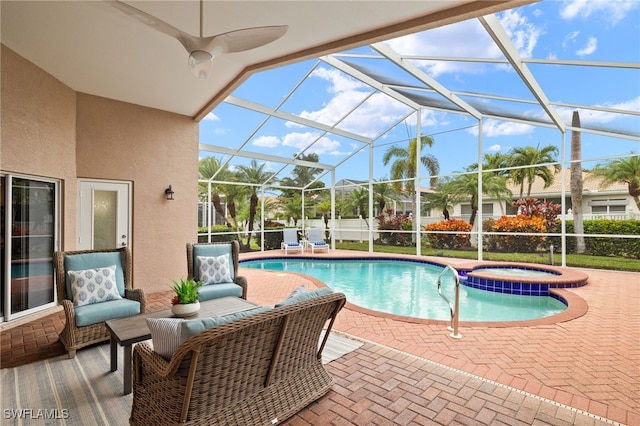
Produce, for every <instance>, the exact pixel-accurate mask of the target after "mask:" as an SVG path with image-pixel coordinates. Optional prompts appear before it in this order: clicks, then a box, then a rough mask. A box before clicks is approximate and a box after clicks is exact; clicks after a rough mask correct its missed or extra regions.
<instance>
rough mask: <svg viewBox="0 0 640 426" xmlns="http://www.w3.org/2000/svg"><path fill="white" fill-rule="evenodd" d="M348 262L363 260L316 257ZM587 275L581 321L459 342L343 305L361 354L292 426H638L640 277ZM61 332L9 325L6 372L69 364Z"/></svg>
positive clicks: (270, 294)
mask: <svg viewBox="0 0 640 426" xmlns="http://www.w3.org/2000/svg"><path fill="white" fill-rule="evenodd" d="M273 254H276V255H280V252H276V253H269V255H273ZM263 255H264V254H261V253H251V254H243V255H241V259H247V258H252V257H260V256H263ZM345 255H346V256H351V257H353V256H354V255H357V252H351V251H349V252H344V251H343V252H341V251H332V252H331V253H330V254H329V255H327V254H315V256H316V257H327V256H345ZM361 255H364V256H370V255H369V254H368V253H361ZM376 255H377V254H376ZM293 256H296V255H293ZM583 271H584V272H586V273H587V274H588V275H589V284H588V285H587V286H585V287H582V288H577V289H572V290H568V291H571V292H572V293H575V294H576V295H578V296H580V297H581V298H583V299H584V300H585V301H586V302H587V304H588V311H587V313H586V314H585V315H582V316H580V317H579V318H575V319H572V320H570V321H566V322H559V323H555V324H548V323H544V322H543V323H542V324H541V325H529V326H526V327H512V326H500V327H479V326H469V325H466V324H465V325H463V326H462V327H461V329H460V332H461V333H462V335H463V338H462V339H460V340H457V339H452V338H450V337H449V332H448V331H447V330H446V324H445V323H437V322H436V323H434V322H431V323H428V324H425V323H415V322H413V323H412V322H407V321H401V320H398V319H397V318H394V317H392V316H389V315H384V314H376V315H371V314H370V313H367V312H366V311H363V310H362V309H358V308H356V307H353V306H349V305H348V306H347V307H346V308H345V309H343V311H342V312H341V314H340V315H339V319H338V321H337V323H336V325H335V330H337V331H338V332H342V333H345V334H347V335H351V336H352V337H354V338H359V339H362V340H364V341H365V344H364V345H363V346H362V347H361V348H360V349H357V350H356V351H354V352H352V353H350V354H347V355H346V356H344V357H342V358H340V359H338V360H336V361H333V362H331V363H330V364H329V365H328V369H329V370H330V372H331V374H332V375H333V376H334V377H335V378H336V385H335V386H334V388H333V389H332V390H331V391H330V392H329V393H328V394H327V395H326V396H325V397H323V398H321V399H320V400H318V401H317V402H315V403H313V404H312V405H310V406H309V407H307V408H306V409H305V410H303V411H301V412H300V413H299V414H298V415H297V416H295V417H294V418H292V419H290V420H289V421H288V422H287V423H288V424H291V425H306V424H310V425H324V424H334V425H341V424H357V425H386V424H389V425H391V424H400V425H409V424H416V425H422V424H508V425H514V424H541V425H542V424H553V425H564V424H579V425H597V424H611V423H620V424H628V425H640V331H639V330H640V274H637V273H624V272H614V271H600V270H583ZM241 273H242V274H243V275H245V276H247V278H248V280H249V295H248V299H249V300H251V301H253V302H256V303H259V304H265V305H266V304H274V303H276V302H278V301H280V300H282V299H283V298H284V297H286V296H287V295H288V294H289V293H290V292H291V291H292V290H293V289H294V288H295V287H297V286H299V285H301V284H305V286H306V287H307V288H314V287H315V281H314V280H312V279H307V278H305V277H303V276H300V275H297V274H294V273H288V272H274V271H264V270H256V269H248V268H243V269H242V271H241ZM148 300H149V302H148V304H149V308H148V310H150V311H153V310H160V309H166V308H167V307H168V304H169V300H170V292H165V293H155V294H149V295H148ZM62 321H63V316H62V313H61V312H59V311H56V312H55V313H53V314H49V315H47V316H43V317H40V318H37V319H35V320H34V319H31V320H29V321H18V322H16V323H14V324H11V325H3V328H2V339H1V340H2V345H1V355H0V356H1V358H0V363H1V364H2V368H7V367H11V366H15V365H20V364H23V363H26V362H33V361H36V360H38V359H43V358H46V357H50V356H57V355H61V354H63V353H64V350H63V348H62V345H61V344H60V343H59V342H58V340H57V334H58V333H59V331H60V330H61V329H62V324H63V323H62ZM547 322H548V321H547Z"/></svg>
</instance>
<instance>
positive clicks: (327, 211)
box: [316, 200, 331, 229]
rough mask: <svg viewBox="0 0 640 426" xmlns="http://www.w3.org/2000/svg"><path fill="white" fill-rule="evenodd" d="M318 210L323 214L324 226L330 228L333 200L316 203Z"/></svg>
mask: <svg viewBox="0 0 640 426" xmlns="http://www.w3.org/2000/svg"><path fill="white" fill-rule="evenodd" d="M316 210H317V211H318V212H319V213H320V214H322V219H323V220H324V228H325V229H329V217H330V216H331V200H322V201H320V202H319V203H318V204H317V205H316Z"/></svg>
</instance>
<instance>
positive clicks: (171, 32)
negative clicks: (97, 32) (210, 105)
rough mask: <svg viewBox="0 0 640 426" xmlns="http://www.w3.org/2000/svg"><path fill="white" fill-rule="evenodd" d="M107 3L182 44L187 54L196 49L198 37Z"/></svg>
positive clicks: (127, 7)
mask: <svg viewBox="0 0 640 426" xmlns="http://www.w3.org/2000/svg"><path fill="white" fill-rule="evenodd" d="M108 3H109V4H110V5H111V6H113V7H114V8H116V9H118V10H119V11H121V12H124V13H125V14H127V15H129V16H131V17H132V18H133V19H135V20H136V21H138V22H141V23H143V24H145V25H147V26H149V27H151V28H153V29H154V30H156V31H160V32H161V33H164V34H166V35H168V36H171V37H173V38H175V39H176V40H178V41H179V42H180V43H181V44H182V46H184V48H185V49H186V50H187V51H188V52H191V51H193V50H195V49H196V48H197V45H198V44H199V43H198V37H194V36H192V35H190V34H187V33H185V32H184V31H182V30H180V29H178V28H176V27H174V26H173V25H171V24H169V23H167V22H165V21H163V20H161V19H158V18H156V17H155V16H153V15H149V14H148V13H146V12H143V11H142V10H140V9H137V8H135V7H133V6H130V5H128V4H126V3H123V2H121V1H118V0H115V1H108Z"/></svg>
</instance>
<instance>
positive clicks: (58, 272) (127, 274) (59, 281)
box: [53, 248, 146, 358]
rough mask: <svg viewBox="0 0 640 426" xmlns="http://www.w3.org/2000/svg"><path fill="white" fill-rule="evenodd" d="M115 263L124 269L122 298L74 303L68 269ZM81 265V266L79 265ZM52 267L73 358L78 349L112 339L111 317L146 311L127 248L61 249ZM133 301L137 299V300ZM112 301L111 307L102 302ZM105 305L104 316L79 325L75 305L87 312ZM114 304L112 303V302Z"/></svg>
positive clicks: (65, 339)
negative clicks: (134, 282)
mask: <svg viewBox="0 0 640 426" xmlns="http://www.w3.org/2000/svg"><path fill="white" fill-rule="evenodd" d="M113 264H115V265H116V268H118V269H119V270H121V271H122V272H121V275H120V273H119V272H118V273H117V275H118V276H119V278H118V281H119V280H122V281H123V282H122V283H118V287H120V285H122V287H123V288H122V290H121V291H120V293H121V294H120V295H121V296H122V297H123V299H122V300H116V301H109V302H101V303H96V304H94V305H89V306H82V307H76V306H75V305H74V303H73V295H72V294H71V289H70V284H69V282H68V277H67V271H68V270H78V269H88V268H100V267H105V266H109V265H113ZM80 265H82V267H81V268H80V267H79V266H80ZM53 267H54V271H55V276H56V291H57V294H58V304H60V305H62V307H63V308H64V314H65V325H64V328H63V329H62V332H61V333H60V341H61V342H62V344H63V345H64V347H65V349H66V350H67V352H68V353H69V358H73V357H74V356H75V354H76V350H77V349H80V348H82V347H85V346H89V345H92V344H94V343H98V342H104V341H106V340H109V338H110V334H109V331H108V330H107V328H106V326H105V324H104V322H105V321H106V320H109V319H114V318H121V317H123V316H129V315H132V314H137V313H143V312H144V311H145V306H146V299H145V295H144V292H143V291H142V289H133V288H132V287H133V286H132V276H131V252H130V251H129V249H128V248H119V249H112V250H83V251H58V252H55V253H54V255H53ZM130 301H134V302H137V303H136V304H133V303H130ZM106 303H108V304H113V305H114V306H113V308H112V309H107V310H105V309H104V308H105V306H106V305H103V304H106ZM97 305H102V306H100V307H99V308H100V309H101V310H103V311H106V312H103V313H99V314H98V315H96V317H97V318H100V319H101V320H100V321H98V322H95V323H91V324H85V325H80V326H78V325H77V321H76V320H77V317H76V309H78V308H82V309H83V310H84V311H85V313H86V311H88V310H91V309H92V307H94V308H96V307H97ZM110 308H111V306H110Z"/></svg>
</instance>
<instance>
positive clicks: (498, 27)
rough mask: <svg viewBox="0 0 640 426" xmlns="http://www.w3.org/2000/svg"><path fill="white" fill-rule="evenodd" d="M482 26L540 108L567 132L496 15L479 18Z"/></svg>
mask: <svg viewBox="0 0 640 426" xmlns="http://www.w3.org/2000/svg"><path fill="white" fill-rule="evenodd" d="M478 20H479V21H480V23H481V24H482V26H483V27H484V28H485V29H486V30H487V32H488V33H489V35H490V36H491V38H492V39H493V41H494V42H495V43H496V45H497V46H498V47H499V48H500V50H501V51H502V53H503V54H504V56H506V58H507V60H508V61H509V63H510V64H511V66H512V67H513V69H514V70H515V71H516V72H517V73H518V75H519V76H520V78H521V79H522V81H523V82H524V84H526V86H527V87H528V88H529V90H530V91H531V93H532V94H533V96H535V98H536V99H537V100H538V102H539V103H540V106H542V108H543V109H544V110H545V112H546V113H547V115H549V117H550V118H551V120H552V121H553V122H554V123H555V125H556V127H558V129H560V131H562V132H563V133H564V132H565V131H566V125H565V124H564V123H563V122H562V119H561V118H560V115H559V114H558V112H557V111H556V109H555V108H554V107H553V105H551V102H550V101H549V98H547V95H546V94H545V93H544V91H543V90H542V87H540V85H539V84H538V82H537V81H536V79H535V78H534V76H533V74H532V73H531V71H530V70H529V68H528V67H527V65H526V64H525V63H524V61H523V60H522V57H521V56H520V53H518V50H517V49H516V47H515V46H514V45H513V43H512V42H511V39H509V36H508V35H507V32H506V31H505V30H504V28H503V27H502V24H500V21H498V18H496V16H495V15H486V16H481V17H479V18H478Z"/></svg>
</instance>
